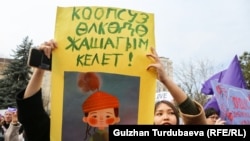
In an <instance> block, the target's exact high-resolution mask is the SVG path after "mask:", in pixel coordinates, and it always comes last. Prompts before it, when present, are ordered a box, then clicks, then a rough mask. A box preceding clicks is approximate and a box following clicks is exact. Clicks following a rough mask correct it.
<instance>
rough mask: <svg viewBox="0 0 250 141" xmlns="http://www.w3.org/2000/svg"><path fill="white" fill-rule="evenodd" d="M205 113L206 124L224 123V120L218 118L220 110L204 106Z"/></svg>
mask: <svg viewBox="0 0 250 141" xmlns="http://www.w3.org/2000/svg"><path fill="white" fill-rule="evenodd" d="M205 115H206V121H207V124H208V125H224V124H225V123H226V121H224V120H222V119H221V118H220V112H219V111H217V110H216V109H215V108H212V107H209V108H206V109H205Z"/></svg>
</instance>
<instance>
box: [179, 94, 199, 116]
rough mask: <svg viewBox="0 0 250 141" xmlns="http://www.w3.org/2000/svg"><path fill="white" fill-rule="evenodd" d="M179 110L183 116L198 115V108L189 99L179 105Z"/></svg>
mask: <svg viewBox="0 0 250 141" xmlns="http://www.w3.org/2000/svg"><path fill="white" fill-rule="evenodd" d="M179 108H180V110H181V112H182V113H184V114H189V115H197V114H199V113H200V111H199V109H198V107H197V106H196V105H195V103H194V102H193V101H192V100H191V99H190V98H189V97H188V98H187V99H186V100H185V101H184V102H183V103H181V104H180V105H179Z"/></svg>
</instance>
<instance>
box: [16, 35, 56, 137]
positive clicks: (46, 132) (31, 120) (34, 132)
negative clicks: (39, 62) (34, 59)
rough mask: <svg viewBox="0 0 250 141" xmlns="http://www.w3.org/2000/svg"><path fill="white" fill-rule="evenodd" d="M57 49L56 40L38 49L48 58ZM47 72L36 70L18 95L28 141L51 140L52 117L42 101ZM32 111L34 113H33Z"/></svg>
mask: <svg viewBox="0 0 250 141" xmlns="http://www.w3.org/2000/svg"><path fill="white" fill-rule="evenodd" d="M56 47H57V45H56V43H55V42H54V40H50V41H48V42H44V43H43V44H41V45H40V46H39V48H38V49H40V50H42V51H43V52H44V53H45V54H46V56H47V57H48V58H50V55H51V52H52V50H53V49H55V48H56ZM44 73H45V70H43V69H39V68H34V72H33V74H32V76H31V79H30V81H29V83H28V85H27V87H26V89H25V90H22V91H21V92H20V93H18V94H17V97H16V102H17V108H18V119H19V122H20V123H22V125H23V128H24V130H25V135H26V137H27V139H28V141H49V140H50V117H49V115H48V113H47V112H46V111H45V110H44V107H43V101H42V89H41V85H42V80H43V76H44ZM31 111H32V112H31Z"/></svg>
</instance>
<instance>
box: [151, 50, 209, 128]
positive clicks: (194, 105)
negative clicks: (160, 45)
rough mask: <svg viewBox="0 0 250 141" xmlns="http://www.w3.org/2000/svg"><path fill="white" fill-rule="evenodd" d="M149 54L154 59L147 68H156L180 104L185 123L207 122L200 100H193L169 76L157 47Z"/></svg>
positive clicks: (160, 77)
mask: <svg viewBox="0 0 250 141" xmlns="http://www.w3.org/2000/svg"><path fill="white" fill-rule="evenodd" d="M147 56H148V57H149V58H151V59H153V63H151V64H150V65H149V66H148V67H147V70H150V69H155V71H156V72H157V79H158V80H159V81H160V82H161V83H162V84H163V85H164V86H165V87H166V88H167V89H168V91H169V92H170V94H171V95H172V97H173V99H174V101H175V102H176V104H177V105H178V106H179V109H180V112H181V116H182V117H183V121H184V123H185V124H193V123H194V124H203V123H204V124H205V123H206V122H205V114H204V110H203V108H202V106H201V105H200V104H199V103H198V102H195V101H193V100H191V99H190V98H189V97H188V95H187V94H186V93H185V92H184V91H183V90H182V89H181V88H180V87H179V86H178V85H176V84H175V82H174V81H173V80H172V79H171V78H169V77H168V74H167V73H166V71H165V70H164V67H163V64H162V62H161V60H160V58H159V56H158V54H157V52H156V50H155V48H151V53H149V54H147ZM196 120H197V121H196Z"/></svg>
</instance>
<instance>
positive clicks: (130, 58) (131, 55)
mask: <svg viewBox="0 0 250 141" xmlns="http://www.w3.org/2000/svg"><path fill="white" fill-rule="evenodd" d="M132 59H133V53H132V52H130V53H129V64H128V66H132V64H131V62H132Z"/></svg>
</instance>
